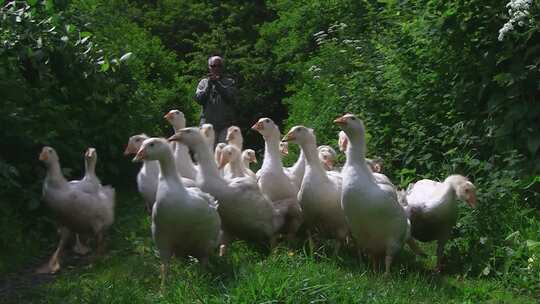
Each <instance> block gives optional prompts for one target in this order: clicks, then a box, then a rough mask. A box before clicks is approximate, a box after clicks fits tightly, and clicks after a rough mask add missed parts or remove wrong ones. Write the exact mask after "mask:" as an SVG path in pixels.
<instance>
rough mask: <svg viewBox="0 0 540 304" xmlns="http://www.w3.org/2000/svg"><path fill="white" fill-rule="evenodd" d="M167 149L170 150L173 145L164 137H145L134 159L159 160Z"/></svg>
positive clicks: (136, 160)
mask: <svg viewBox="0 0 540 304" xmlns="http://www.w3.org/2000/svg"><path fill="white" fill-rule="evenodd" d="M167 149H168V150H169V151H170V149H171V146H170V145H169V144H168V142H167V141H166V140H165V139H163V138H157V137H152V138H148V139H145V140H144V142H143V143H142V145H141V147H140V148H139V151H137V154H136V155H135V157H134V158H133V161H134V162H138V161H143V160H158V159H159V158H160V156H161V155H163V154H164V153H166V150H167Z"/></svg>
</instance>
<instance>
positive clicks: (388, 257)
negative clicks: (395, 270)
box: [384, 254, 394, 277]
mask: <svg viewBox="0 0 540 304" xmlns="http://www.w3.org/2000/svg"><path fill="white" fill-rule="evenodd" d="M393 260H394V257H393V255H392V254H386V256H385V258H384V267H385V270H384V276H385V277H387V276H389V275H390V266H392V261H393Z"/></svg>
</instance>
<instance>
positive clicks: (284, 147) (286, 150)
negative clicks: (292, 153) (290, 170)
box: [279, 141, 289, 156]
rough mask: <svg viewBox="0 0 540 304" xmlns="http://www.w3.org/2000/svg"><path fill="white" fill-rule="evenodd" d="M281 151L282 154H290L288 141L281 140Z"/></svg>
mask: <svg viewBox="0 0 540 304" xmlns="http://www.w3.org/2000/svg"><path fill="white" fill-rule="evenodd" d="M279 152H280V153H281V155H282V156H287V155H289V143H288V142H286V141H280V142H279Z"/></svg>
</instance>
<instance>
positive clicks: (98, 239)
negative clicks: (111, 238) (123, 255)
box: [96, 231, 105, 255]
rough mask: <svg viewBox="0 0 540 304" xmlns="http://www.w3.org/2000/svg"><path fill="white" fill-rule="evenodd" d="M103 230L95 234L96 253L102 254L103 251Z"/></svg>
mask: <svg viewBox="0 0 540 304" xmlns="http://www.w3.org/2000/svg"><path fill="white" fill-rule="evenodd" d="M103 239H104V238H103V231H100V232H98V233H97V235H96V254H97V255H103V254H104V253H105V242H104V241H103Z"/></svg>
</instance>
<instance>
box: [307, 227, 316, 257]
mask: <svg viewBox="0 0 540 304" xmlns="http://www.w3.org/2000/svg"><path fill="white" fill-rule="evenodd" d="M307 235H308V244H309V251H310V252H311V254H313V252H314V251H315V244H314V243H313V236H312V235H311V230H308V231H307Z"/></svg>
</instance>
